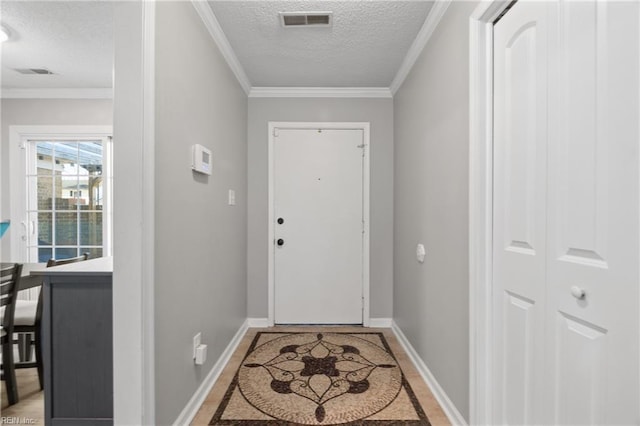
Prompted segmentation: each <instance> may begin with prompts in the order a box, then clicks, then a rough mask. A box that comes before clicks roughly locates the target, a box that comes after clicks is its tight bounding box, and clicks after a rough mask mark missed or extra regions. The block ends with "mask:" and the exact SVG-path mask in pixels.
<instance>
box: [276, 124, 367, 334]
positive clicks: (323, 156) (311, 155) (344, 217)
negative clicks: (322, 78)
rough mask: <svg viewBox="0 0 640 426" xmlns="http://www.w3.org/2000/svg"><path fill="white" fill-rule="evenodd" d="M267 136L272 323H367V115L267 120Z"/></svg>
mask: <svg viewBox="0 0 640 426" xmlns="http://www.w3.org/2000/svg"><path fill="white" fill-rule="evenodd" d="M269 141H270V144H269V145H270V146H269V148H270V149H269V151H270V173H269V176H270V194H269V195H270V197H269V200H270V202H269V209H270V215H269V217H270V221H269V222H270V223H269V231H270V232H269V246H270V247H269V254H270V256H269V279H270V285H269V301H270V306H269V308H270V309H269V314H270V315H269V320H270V323H271V324H273V323H280V324H282V323H298V324H303V323H307V324H314V323H315V324H323V323H324V324H330V323H334V324H349V323H351V324H360V323H365V325H366V323H368V205H369V203H368V153H367V151H368V123H270V126H269ZM278 219H282V220H283V223H281V224H280V223H278ZM278 240H282V241H281V242H282V243H283V245H281V246H280V245H278V244H277V242H278Z"/></svg>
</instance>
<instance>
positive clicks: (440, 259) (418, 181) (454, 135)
mask: <svg viewBox="0 0 640 426" xmlns="http://www.w3.org/2000/svg"><path fill="white" fill-rule="evenodd" d="M476 6H477V3H476V2H452V4H451V6H449V9H448V11H447V13H446V14H445V16H444V18H443V19H442V21H441V22H440V24H439V25H438V27H437V29H436V30H435V32H434V33H433V35H432V36H431V39H430V40H429V43H428V44H427V46H426V47H425V49H424V50H423V52H422V53H421V55H420V57H419V59H418V61H417V62H416V64H415V66H414V67H413V69H412V71H411V73H410V74H409V76H408V78H407V79H406V80H405V82H404V84H403V85H402V87H401V88H400V90H399V91H398V92H397V94H396V96H395V97H394V122H395V126H396V127H395V132H394V141H395V167H394V170H395V178H394V198H395V201H394V207H395V217H394V293H393V298H394V304H393V313H394V314H393V316H394V320H395V322H396V323H397V324H398V326H399V327H400V328H401V329H402V331H403V332H404V334H405V335H406V336H407V338H408V339H409V341H410V342H411V344H412V346H413V347H414V348H415V349H416V351H417V352H418V354H419V355H420V357H421V358H422V360H423V361H424V362H425V364H426V365H427V366H428V367H429V369H430V371H431V372H432V373H433V375H434V376H435V378H436V380H437V381H438V382H439V384H440V385H441V386H442V388H443V389H444V391H445V392H446V393H447V395H448V396H449V398H450V399H451V400H452V402H453V403H454V404H455V405H456V407H457V409H458V411H459V412H460V413H461V414H462V415H463V416H464V417H465V418H466V419H467V420H468V418H469V256H468V252H469V246H468V240H469V229H468V219H469V215H468V207H469V203H468V194H469V184H468V179H469V125H468V123H469V112H468V111H469V84H468V81H469V59H468V58H469V16H470V15H471V13H472V11H473V10H474V9H475V7H476ZM418 243H423V244H424V245H425V247H426V260H425V262H424V263H423V264H420V263H418V262H417V261H416V258H415V251H416V245H417V244H418Z"/></svg>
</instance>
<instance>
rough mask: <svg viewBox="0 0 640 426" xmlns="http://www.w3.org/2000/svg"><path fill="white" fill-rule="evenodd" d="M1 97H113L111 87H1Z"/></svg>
mask: <svg viewBox="0 0 640 426" xmlns="http://www.w3.org/2000/svg"><path fill="white" fill-rule="evenodd" d="M0 97H1V98H2V99H113V88H66V89H65V88H43V89H9V88H7V89H5V88H3V89H1V90H0Z"/></svg>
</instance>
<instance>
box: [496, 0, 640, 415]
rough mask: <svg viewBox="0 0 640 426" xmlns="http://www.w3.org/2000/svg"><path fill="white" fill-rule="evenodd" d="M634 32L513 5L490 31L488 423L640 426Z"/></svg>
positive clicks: (606, 17) (638, 95) (622, 22)
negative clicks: (490, 332)
mask: <svg viewBox="0 0 640 426" xmlns="http://www.w3.org/2000/svg"><path fill="white" fill-rule="evenodd" d="M639 21H640V5H639V4H638V3H637V2H572V1H559V2H548V3H547V2H545V3H542V2H529V1H519V2H518V3H516V4H515V5H514V6H513V8H512V9H511V10H509V11H508V12H507V13H506V15H505V16H504V17H503V18H502V19H501V20H500V21H499V22H498V23H497V24H496V25H495V33H494V46H495V56H494V77H495V83H494V91H495V98H494V102H495V125H494V128H495V140H494V150H495V152H494V163H495V164H494V166H495V168H494V293H493V294H494V307H495V309H494V315H493V323H494V327H493V334H494V355H495V356H494V366H495V374H494V378H493V383H494V392H495V398H494V403H495V404H494V414H495V423H499V424H534V423H536V424H541V423H545V424H580V425H588V424H591V425H599V424H637V423H638V421H639V420H640V408H639V407H640V404H639V403H638V401H639V400H640V390H639V387H640V372H639V369H640V361H639V360H640V351H639V340H640V330H639V327H640V317H639V308H640V293H639V283H640V274H639V269H640V268H639V266H638V265H639V259H640V251H639V233H640V226H639V222H640V211H639V201H640V197H639V194H640V185H639V182H640V180H639V179H640V174H639V169H640V167H639V166H640V158H639V140H640V131H639V117H640V107H639V104H640V102H639V101H640V67H639V60H640V58H639V53H640V45H639V42H640V29H639V28H640V22H639Z"/></svg>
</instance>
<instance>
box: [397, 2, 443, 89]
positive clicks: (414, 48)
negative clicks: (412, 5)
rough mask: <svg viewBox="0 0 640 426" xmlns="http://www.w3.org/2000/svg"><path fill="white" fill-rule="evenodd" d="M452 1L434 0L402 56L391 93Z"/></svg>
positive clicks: (415, 59)
mask: <svg viewBox="0 0 640 426" xmlns="http://www.w3.org/2000/svg"><path fill="white" fill-rule="evenodd" d="M452 1H453V0H436V1H435V2H434V4H433V7H432V8H431V10H430V11H429V15H428V16H427V19H426V20H425V21H424V24H423V25H422V28H420V31H419V32H418V35H417V36H416V39H415V40H414V41H413V44H412V45H411V47H410V48H409V51H408V52H407V55H406V56H405V57H404V61H402V65H401V66H400V68H399V69H398V72H397V73H396V76H395V77H394V78H393V81H392V82H391V85H390V86H389V89H390V90H391V93H392V94H393V95H395V94H396V92H397V91H398V89H399V88H400V86H402V83H403V82H404V80H405V78H407V76H408V75H409V72H410V71H411V69H412V68H413V66H414V65H415V63H416V61H417V60H418V57H419V56H420V53H422V50H423V49H424V47H425V46H426V45H427V43H428V42H429V39H430V38H431V35H432V34H433V32H434V31H435V29H436V27H437V26H438V24H439V23H440V20H441V19H442V17H443V16H444V14H445V12H446V11H447V9H448V8H449V5H451V3H452Z"/></svg>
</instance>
